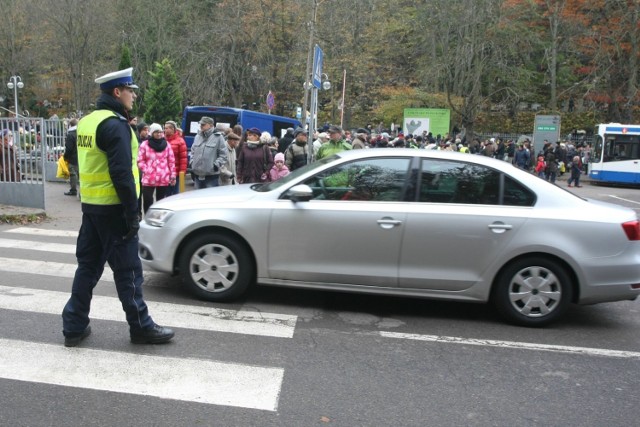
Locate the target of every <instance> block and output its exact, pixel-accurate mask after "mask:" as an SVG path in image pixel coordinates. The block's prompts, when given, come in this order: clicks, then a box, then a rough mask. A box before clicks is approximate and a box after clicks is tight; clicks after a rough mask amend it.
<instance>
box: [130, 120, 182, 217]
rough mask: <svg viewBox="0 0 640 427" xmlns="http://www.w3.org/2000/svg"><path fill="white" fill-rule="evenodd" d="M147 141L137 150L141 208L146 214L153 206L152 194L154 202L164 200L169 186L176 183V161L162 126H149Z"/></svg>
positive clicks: (156, 124)
mask: <svg viewBox="0 0 640 427" xmlns="http://www.w3.org/2000/svg"><path fill="white" fill-rule="evenodd" d="M149 135H150V137H149V139H148V140H146V141H144V142H143V143H142V144H141V145H140V149H139V150H138V168H139V169H140V172H141V173H142V180H141V183H142V206H143V208H144V212H145V213H146V212H147V211H148V210H149V208H150V207H151V205H152V204H153V193H154V192H155V195H156V201H157V200H161V199H164V197H165V195H166V194H167V190H168V188H169V185H175V183H176V166H175V164H176V161H175V156H174V154H173V150H172V149H171V145H170V144H167V140H166V139H164V135H163V133H162V126H160V125H159V124H158V123H154V124H152V125H151V126H149Z"/></svg>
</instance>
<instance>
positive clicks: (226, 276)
mask: <svg viewBox="0 0 640 427" xmlns="http://www.w3.org/2000/svg"><path fill="white" fill-rule="evenodd" d="M179 267H180V275H181V276H182V280H183V281H184V283H185V284H186V285H187V287H188V289H189V290H190V291H191V292H192V293H193V294H195V295H196V296H197V297H199V298H202V299H205V300H209V301H230V300H233V299H235V298H238V297H240V296H241V295H242V294H243V293H244V292H245V291H246V290H247V288H248V287H249V285H250V284H251V282H252V281H253V279H254V267H253V263H252V262H251V257H250V256H249V253H248V250H247V249H246V247H245V246H244V245H243V244H241V243H239V242H237V241H236V240H235V239H233V238H232V237H229V236H225V235H214V234H205V235H202V236H198V237H196V238H194V239H193V240H192V241H190V242H189V243H188V244H187V245H186V246H185V248H184V250H183V251H182V253H181V255H180V262H179Z"/></svg>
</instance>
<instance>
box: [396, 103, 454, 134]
mask: <svg viewBox="0 0 640 427" xmlns="http://www.w3.org/2000/svg"><path fill="white" fill-rule="evenodd" d="M450 127H451V111H450V110H448V109H444V108H405V109H404V120H403V122H402V130H403V131H404V133H405V134H407V135H408V134H412V135H422V133H423V132H425V131H426V132H431V133H432V134H433V136H434V137H435V136H436V135H442V136H444V135H446V134H448V133H449V129H450Z"/></svg>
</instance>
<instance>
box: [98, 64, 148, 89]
mask: <svg viewBox="0 0 640 427" xmlns="http://www.w3.org/2000/svg"><path fill="white" fill-rule="evenodd" d="M132 73H133V67H130V68H126V69H124V70H120V71H114V72H112V73H109V74H105V75H104V76H101V77H98V78H97V79H96V83H99V84H100V89H101V90H109V89H113V88H114V87H118V86H126V87H130V88H132V89H138V86H137V85H135V84H134V83H133V77H132V76H131V74H132Z"/></svg>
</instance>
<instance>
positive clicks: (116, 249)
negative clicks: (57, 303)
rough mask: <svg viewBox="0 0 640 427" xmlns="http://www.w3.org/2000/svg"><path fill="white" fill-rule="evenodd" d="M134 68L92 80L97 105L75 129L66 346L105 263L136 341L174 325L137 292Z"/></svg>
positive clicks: (74, 338)
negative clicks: (154, 315) (76, 207)
mask: <svg viewBox="0 0 640 427" xmlns="http://www.w3.org/2000/svg"><path fill="white" fill-rule="evenodd" d="M132 71H133V68H127V69H125V70H120V71H115V72H113V73H109V74H106V75H104V76H102V77H99V78H97V79H96V83H99V84H100V90H101V91H102V94H101V95H100V97H99V98H98V101H97V103H96V106H97V110H96V111H94V112H93V113H91V114H89V115H88V116H86V117H84V118H82V120H80V122H79V123H78V128H77V138H76V141H77V142H76V144H77V149H78V150H77V151H78V171H79V174H80V201H81V206H82V225H81V226H80V232H79V233H78V240H77V246H76V258H77V260H78V268H77V269H76V273H75V276H74V278H73V285H72V289H71V297H70V298H69V301H68V302H67V304H66V305H65V307H64V309H63V311H62V327H63V328H62V332H63V335H64V337H65V338H64V345H65V346H67V347H75V346H77V345H78V344H79V343H80V342H81V341H82V340H83V339H85V338H86V337H88V336H89V334H91V326H89V307H90V305H91V297H92V294H93V288H94V287H95V286H96V284H97V283H98V280H99V279H100V277H101V276H102V272H103V270H104V265H105V263H107V262H108V263H109V267H111V270H113V278H114V281H115V285H116V290H117V292H118V297H119V298H120V302H121V303H122V308H123V310H124V312H125V314H126V319H127V322H128V324H129V334H130V338H131V342H132V343H134V344H159V343H163V342H167V341H169V340H171V338H173V335H174V332H173V331H172V330H171V329H169V328H165V327H162V326H160V325H157V324H156V323H154V321H153V320H152V319H151V316H150V315H149V310H148V308H147V304H146V303H145V301H144V298H143V295H142V281H143V278H142V264H141V262H140V258H139V257H138V230H139V229H140V222H139V221H140V219H139V217H138V197H139V195H140V180H139V174H138V166H137V164H136V159H137V156H138V140H137V138H136V135H135V133H134V131H133V129H132V128H131V126H130V125H129V111H131V109H132V108H133V102H134V101H135V99H136V97H137V95H136V93H135V89H137V88H138V86H136V85H135V84H134V83H133V78H132Z"/></svg>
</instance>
